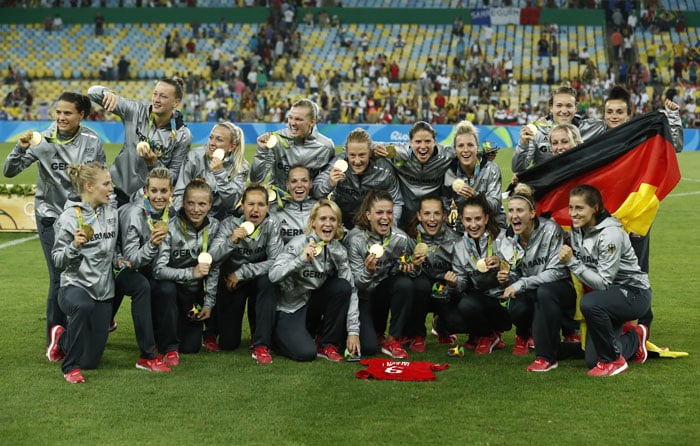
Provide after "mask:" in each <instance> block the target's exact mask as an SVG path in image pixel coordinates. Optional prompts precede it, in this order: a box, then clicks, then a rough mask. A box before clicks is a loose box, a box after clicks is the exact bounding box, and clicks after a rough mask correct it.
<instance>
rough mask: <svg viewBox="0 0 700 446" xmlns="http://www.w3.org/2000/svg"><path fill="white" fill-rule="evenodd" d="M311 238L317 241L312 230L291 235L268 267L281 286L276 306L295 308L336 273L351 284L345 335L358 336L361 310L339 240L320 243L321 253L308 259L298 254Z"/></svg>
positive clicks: (279, 309)
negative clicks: (321, 246) (321, 244)
mask: <svg viewBox="0 0 700 446" xmlns="http://www.w3.org/2000/svg"><path fill="white" fill-rule="evenodd" d="M311 240H313V241H314V242H315V243H318V242H319V238H318V236H317V235H316V234H315V233H312V234H308V235H307V234H301V235H298V236H297V237H294V238H293V239H292V240H291V241H290V242H289V243H287V246H285V247H284V250H283V251H282V253H281V254H280V255H279V256H278V257H277V259H275V261H274V263H273V265H272V267H271V268H270V273H269V276H270V281H272V282H273V283H279V285H280V288H281V290H282V293H281V295H280V297H279V301H278V302H277V310H278V311H283V312H285V313H293V312H295V311H297V310H298V309H300V308H302V307H303V306H304V305H306V304H307V302H308V301H309V293H310V292H311V291H314V290H317V289H318V288H320V287H321V286H322V285H323V283H324V282H325V281H326V279H327V278H328V277H329V276H334V275H337V276H338V277H339V278H341V279H345V280H347V281H348V283H350V286H351V287H352V293H351V295H350V307H349V308H348V314H347V319H346V328H347V332H348V335H356V336H359V334H360V312H359V309H358V303H357V290H356V288H355V283H354V280H353V275H352V272H351V271H350V262H349V261H348V253H347V251H346V249H345V247H344V246H343V245H342V244H341V243H340V241H338V240H333V241H331V242H330V243H328V244H327V245H325V246H324V247H323V252H321V254H319V255H318V256H316V257H314V258H313V259H312V260H311V261H308V260H306V259H304V258H302V257H301V252H302V250H303V249H304V248H305V247H306V246H307V245H308V244H309V243H310V241H311Z"/></svg>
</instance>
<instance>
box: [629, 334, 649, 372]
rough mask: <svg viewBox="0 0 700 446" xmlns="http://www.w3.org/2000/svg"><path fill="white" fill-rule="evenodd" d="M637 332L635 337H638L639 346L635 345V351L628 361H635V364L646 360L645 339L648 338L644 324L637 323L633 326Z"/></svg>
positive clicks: (647, 353)
mask: <svg viewBox="0 0 700 446" xmlns="http://www.w3.org/2000/svg"><path fill="white" fill-rule="evenodd" d="M633 330H634V331H636V332H637V337H638V338H639V346H638V347H637V352H636V353H635V354H634V356H632V359H630V361H632V362H636V363H637V364H644V363H645V362H646V360H647V356H648V355H649V352H647V339H648V338H649V330H648V329H647V326H646V325H643V324H639V325H635V326H634V328H633Z"/></svg>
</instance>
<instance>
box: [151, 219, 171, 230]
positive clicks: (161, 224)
mask: <svg viewBox="0 0 700 446" xmlns="http://www.w3.org/2000/svg"><path fill="white" fill-rule="evenodd" d="M153 230H154V231H161V232H168V222H167V221H163V220H160V221H157V222H156V224H154V225H153Z"/></svg>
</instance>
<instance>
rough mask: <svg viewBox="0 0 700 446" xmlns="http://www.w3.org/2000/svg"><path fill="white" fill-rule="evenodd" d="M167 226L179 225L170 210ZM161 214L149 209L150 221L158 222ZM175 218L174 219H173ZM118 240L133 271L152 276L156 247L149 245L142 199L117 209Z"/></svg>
mask: <svg viewBox="0 0 700 446" xmlns="http://www.w3.org/2000/svg"><path fill="white" fill-rule="evenodd" d="M169 215H170V217H169V220H170V221H169V225H178V224H180V223H179V221H178V219H177V214H176V212H175V211H174V210H173V209H172V208H170V210H169ZM162 217H163V213H162V212H155V211H154V210H153V208H151V220H152V221H153V223H156V222H158V221H159V220H161V219H162ZM173 217H175V218H173ZM119 240H120V242H121V247H122V255H123V257H124V259H126V260H128V261H129V262H131V267H132V268H133V269H138V270H139V271H140V272H141V273H144V274H146V275H147V276H149V277H150V276H152V274H153V266H154V265H155V260H156V258H157V256H158V247H157V246H154V245H152V244H151V228H150V227H149V226H148V219H147V217H146V209H145V207H144V204H143V199H142V200H141V201H140V202H131V203H128V204H126V205H124V206H122V207H120V208H119Z"/></svg>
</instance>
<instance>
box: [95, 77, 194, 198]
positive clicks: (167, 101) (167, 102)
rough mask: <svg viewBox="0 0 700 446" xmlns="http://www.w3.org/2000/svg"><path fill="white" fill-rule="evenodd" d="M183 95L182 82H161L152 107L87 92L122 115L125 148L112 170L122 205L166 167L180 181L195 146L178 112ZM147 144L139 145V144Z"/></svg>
mask: <svg viewBox="0 0 700 446" xmlns="http://www.w3.org/2000/svg"><path fill="white" fill-rule="evenodd" d="M182 93H183V82H182V79H177V78H175V79H161V80H160V81H158V83H157V84H156V86H155V88H154V89H153V95H152V96H151V105H150V106H145V105H143V104H142V103H141V102H139V101H137V100H135V99H127V98H123V97H121V96H119V95H117V94H116V93H115V92H113V91H110V90H109V89H108V88H107V87H103V86H100V85H94V86H92V87H90V88H89V89H88V96H89V97H90V99H91V100H92V101H94V102H95V103H97V104H100V105H102V106H103V107H104V108H105V110H107V111H109V112H113V113H114V114H116V115H117V116H119V117H120V118H121V120H122V124H124V145H123V146H122V148H121V150H120V151H119V154H118V155H117V157H116V159H115V160H114V163H113V164H112V167H111V168H110V169H109V170H110V173H111V174H112V180H113V181H114V187H115V189H114V192H115V193H116V195H117V204H118V205H119V206H121V205H123V204H125V203H127V202H128V201H129V199H130V196H131V195H132V194H133V193H134V192H137V191H138V190H140V189H141V188H142V187H143V186H145V185H146V177H147V176H148V172H149V171H150V170H151V169H153V168H154V167H156V166H160V167H166V168H168V169H170V172H171V173H172V174H173V180H174V181H176V182H177V177H178V175H179V174H180V168H181V166H182V163H183V162H184V160H185V157H186V156H187V151H188V150H189V149H190V145H191V144H192V133H190V129H188V128H187V127H186V126H185V123H184V122H183V120H182V113H180V112H179V111H178V110H176V108H177V106H178V105H180V101H181V100H182ZM141 142H144V143H147V146H146V145H145V144H141V145H139V143H141Z"/></svg>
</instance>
